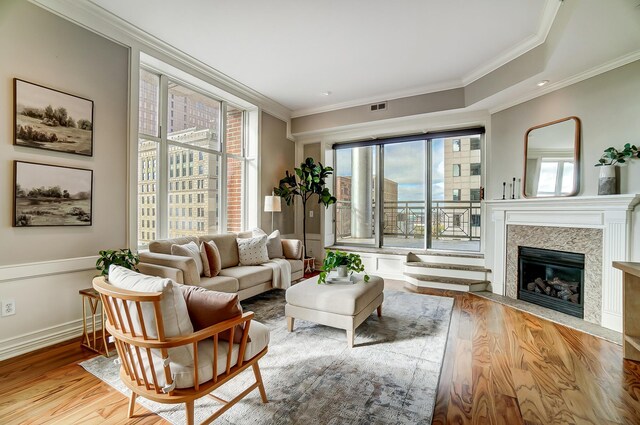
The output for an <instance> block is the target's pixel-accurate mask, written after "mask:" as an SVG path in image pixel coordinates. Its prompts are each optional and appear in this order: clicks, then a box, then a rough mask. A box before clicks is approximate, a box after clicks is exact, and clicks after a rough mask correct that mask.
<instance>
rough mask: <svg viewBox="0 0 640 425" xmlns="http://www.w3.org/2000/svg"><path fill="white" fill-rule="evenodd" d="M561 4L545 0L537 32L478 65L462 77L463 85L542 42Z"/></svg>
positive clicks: (559, 1) (553, 0) (560, 0)
mask: <svg viewBox="0 0 640 425" xmlns="http://www.w3.org/2000/svg"><path fill="white" fill-rule="evenodd" d="M561 5H562V0H546V3H545V5H544V9H543V12H542V19H541V20H540V25H539V27H538V32H537V33H535V34H534V35H532V36H531V37H529V38H527V39H526V40H525V41H524V42H522V43H520V44H518V45H516V46H514V47H512V48H511V49H509V50H507V51H505V52H503V53H502V54H500V55H499V56H498V57H496V58H494V59H493V60H491V61H489V62H488V63H486V64H484V65H482V66H480V67H479V68H478V69H476V70H475V71H473V72H471V73H469V74H467V75H465V76H464V77H462V83H463V85H465V86H468V85H469V84H471V83H473V82H474V81H476V80H478V79H480V78H482V77H484V76H485V75H487V74H489V73H491V72H493V71H495V70H496V69H498V68H500V67H501V66H504V65H506V64H507V63H509V62H511V61H512V60H514V59H516V58H518V57H520V56H522V55H523V54H525V53H527V52H528V51H530V50H532V49H534V48H536V47H538V46H540V45H541V44H542V43H544V42H545V41H546V39H547V35H549V31H551V27H552V26H553V21H555V19H556V15H557V13H558V10H559V9H560V6H561Z"/></svg>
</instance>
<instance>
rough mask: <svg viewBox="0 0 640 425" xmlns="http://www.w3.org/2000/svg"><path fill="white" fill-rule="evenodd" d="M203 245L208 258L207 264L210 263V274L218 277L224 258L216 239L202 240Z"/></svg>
mask: <svg viewBox="0 0 640 425" xmlns="http://www.w3.org/2000/svg"><path fill="white" fill-rule="evenodd" d="M202 247H203V249H204V252H205V257H206V258H207V264H208V265H209V276H207V277H216V276H218V275H219V274H220V270H221V269H222V258H221V257H220V251H219V250H218V246H217V245H216V243H215V242H214V241H207V242H202Z"/></svg>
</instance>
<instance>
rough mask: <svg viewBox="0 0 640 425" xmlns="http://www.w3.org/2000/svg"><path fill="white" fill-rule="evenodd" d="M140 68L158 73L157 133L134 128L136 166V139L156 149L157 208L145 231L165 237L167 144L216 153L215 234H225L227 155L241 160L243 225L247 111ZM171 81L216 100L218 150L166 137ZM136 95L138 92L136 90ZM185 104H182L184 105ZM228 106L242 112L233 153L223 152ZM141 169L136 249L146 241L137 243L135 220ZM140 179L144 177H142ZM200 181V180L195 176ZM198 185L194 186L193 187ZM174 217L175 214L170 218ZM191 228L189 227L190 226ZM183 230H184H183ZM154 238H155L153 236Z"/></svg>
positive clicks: (244, 215) (243, 218)
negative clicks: (238, 146) (238, 142)
mask: <svg viewBox="0 0 640 425" xmlns="http://www.w3.org/2000/svg"><path fill="white" fill-rule="evenodd" d="M140 70H141V71H142V70H144V71H146V72H149V73H151V74H154V75H156V76H158V83H159V87H158V118H157V125H158V129H157V130H158V131H157V134H158V136H155V135H151V134H146V133H144V131H141V130H142V129H141V128H138V133H137V144H136V157H135V161H136V168H138V167H139V165H140V162H139V161H140V157H139V153H138V149H139V145H140V141H141V140H144V141H149V142H155V143H156V148H157V158H156V159H157V161H155V162H156V168H155V170H154V174H155V177H156V179H155V182H156V184H157V186H156V191H155V194H157V195H158V196H157V197H156V204H155V208H156V211H157V215H156V217H155V219H156V220H155V227H154V228H153V229H151V228H149V229H148V230H147V229H145V230H144V231H145V232H148V231H151V232H153V234H154V236H157V237H158V238H159V239H165V238H168V237H169V230H170V228H169V221H170V217H169V208H170V202H169V196H170V195H172V194H173V193H172V191H171V190H169V179H170V177H173V176H169V173H170V172H172V171H173V169H172V168H171V167H170V165H171V164H173V162H171V163H170V158H169V157H170V147H178V148H181V149H186V150H188V151H197V152H198V157H200V155H203V154H205V153H206V154H209V155H216V156H218V161H219V162H218V166H219V174H218V175H217V176H216V177H217V180H218V182H217V186H218V187H217V191H218V193H219V198H220V201H219V204H218V208H217V210H218V211H217V212H216V218H217V222H218V233H226V232H227V231H228V230H227V205H228V204H227V200H228V193H227V185H226V184H223V182H226V181H227V164H228V158H234V159H237V160H240V161H242V164H243V166H242V182H243V183H242V195H241V212H242V214H241V228H243V229H244V228H245V227H246V224H247V221H248V211H247V205H248V201H247V196H248V192H249V190H247V189H248V187H247V186H248V169H249V167H248V163H249V162H250V161H252V159H251V158H249V156H248V152H249V148H248V143H249V137H248V136H249V121H248V111H247V109H246V108H244V107H242V106H240V105H237V104H235V103H233V102H229V101H227V100H225V99H223V98H221V97H220V96H217V95H215V94H213V93H210V92H207V91H206V90H203V89H202V88H199V87H196V86H194V85H193V84H190V83H189V82H187V81H184V80H183V79H181V78H179V77H177V76H175V75H170V74H168V73H166V72H163V71H161V70H158V69H155V68H154V67H152V66H150V65H147V64H144V63H140ZM170 82H171V83H175V84H178V85H180V86H182V87H185V88H187V89H189V90H192V91H194V92H195V93H198V94H199V95H202V96H205V97H207V98H209V99H211V100H213V101H216V102H220V116H219V122H220V124H219V128H218V133H219V139H220V150H219V151H218V150H216V149H213V148H211V147H202V146H194V145H191V144H189V143H183V142H179V141H175V140H171V139H169V137H168V120H169V119H170V118H169V102H173V100H172V98H173V95H171V96H170V95H169V83H170ZM138 96H139V93H138ZM138 102H140V99H138ZM185 106H186V105H185ZM229 106H231V107H232V108H234V109H236V110H239V111H241V112H242V145H241V152H240V153H239V154H237V153H230V152H227V143H226V138H227V134H226V130H227V128H226V127H227V109H228V107H229ZM139 116H140V111H139V113H138V119H140V118H139ZM178 159H179V158H178V156H176V159H175V166H176V170H177V169H178V165H180V164H181V163H183V164H184V161H178ZM161 170H163V172H160V171H161ZM143 172H144V170H140V169H138V170H137V171H136V174H135V175H136V190H137V193H136V196H135V200H136V206H135V208H134V210H135V211H136V217H137V219H136V231H135V244H136V246H137V247H138V249H146V248H147V244H146V243H141V242H140V239H144V238H142V237H141V236H142V234H141V232H142V230H141V228H140V227H139V223H140V214H139V211H138V209H139V208H140V206H139V205H138V204H139V199H140V194H141V191H140V184H141V180H140V173H143ZM143 180H144V179H143ZM199 180H200V179H199ZM175 186H176V188H177V187H178V185H175ZM197 186H198V185H196V187H197ZM178 206H179V204H178V203H176V207H178ZM174 218H175V217H174ZM177 224H178V223H177V222H176V226H175V229H177V228H178V227H179V226H178V225H177ZM192 227H193V226H192ZM196 228H197V225H196ZM183 230H184V229H183ZM154 239H155V238H154Z"/></svg>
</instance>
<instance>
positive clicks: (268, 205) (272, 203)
mask: <svg viewBox="0 0 640 425" xmlns="http://www.w3.org/2000/svg"><path fill="white" fill-rule="evenodd" d="M281 199H282V198H280V197H279V196H275V195H267V196H265V197H264V212H280V211H282V204H281V203H280V200H281Z"/></svg>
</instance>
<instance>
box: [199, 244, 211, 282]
mask: <svg viewBox="0 0 640 425" xmlns="http://www.w3.org/2000/svg"><path fill="white" fill-rule="evenodd" d="M200 258H201V259H202V276H204V277H211V266H210V265H209V258H207V250H206V249H205V247H204V242H200Z"/></svg>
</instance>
